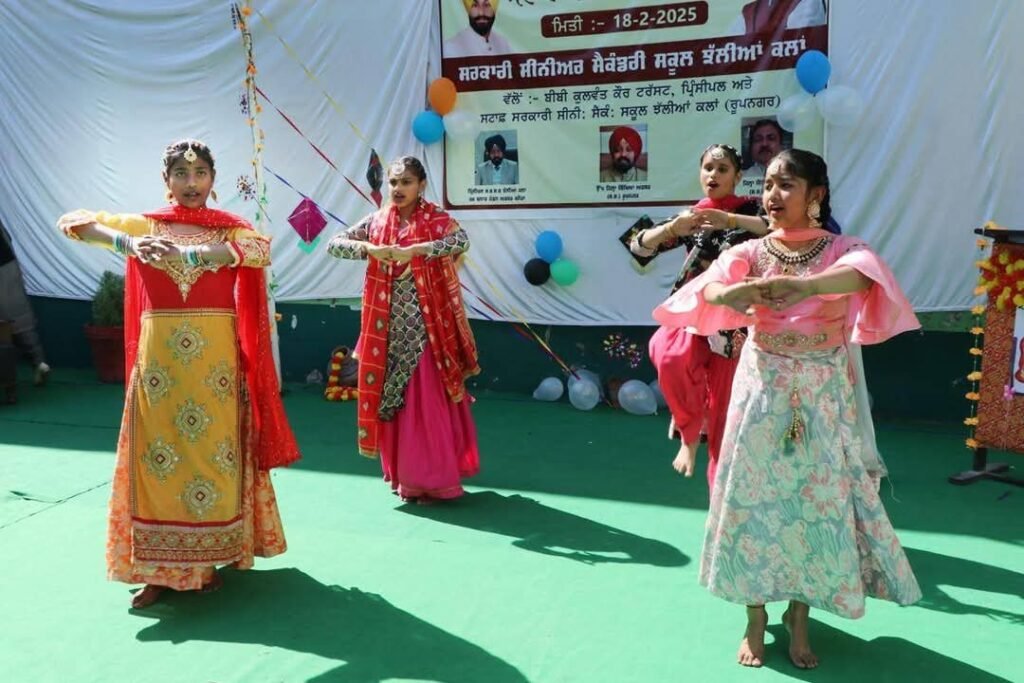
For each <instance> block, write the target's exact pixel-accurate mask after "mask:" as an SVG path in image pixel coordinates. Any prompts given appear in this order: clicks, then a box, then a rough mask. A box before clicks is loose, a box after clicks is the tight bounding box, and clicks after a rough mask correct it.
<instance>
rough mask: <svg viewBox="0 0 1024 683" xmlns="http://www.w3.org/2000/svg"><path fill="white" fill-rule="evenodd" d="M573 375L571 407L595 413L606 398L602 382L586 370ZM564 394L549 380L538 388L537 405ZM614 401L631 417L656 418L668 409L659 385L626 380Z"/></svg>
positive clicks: (560, 386) (553, 379)
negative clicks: (646, 416)
mask: <svg viewBox="0 0 1024 683" xmlns="http://www.w3.org/2000/svg"><path fill="white" fill-rule="evenodd" d="M572 372H573V374H571V375H569V381H568V384H569V403H571V404H572V407H573V408H576V409H577V410H584V411H587V410H593V409H594V407H595V406H597V404H598V403H600V402H601V401H602V400H603V399H604V398H605V394H604V387H603V385H602V383H601V378H600V377H599V376H598V375H597V373H595V372H593V371H591V370H586V369H584V368H574V369H573V371H572ZM564 393H565V387H564V386H563V384H562V380H561V379H559V378H558V377H547V378H545V379H544V380H542V381H541V383H540V384H539V385H537V388H536V389H535V390H534V392H533V397H534V398H535V399H537V400H538V401H557V400H559V399H560V398H562V395H563V394H564ZM615 398H616V400H617V402H618V405H619V406H620V407H621V408H622V409H623V410H625V411H626V412H627V413H630V414H632V415H654V414H655V413H656V412H657V410H658V408H659V407H664V405H665V399H664V397H663V396H662V395H661V390H660V389H659V388H658V384H657V381H654V382H651V383H650V384H644V383H643V382H641V381H640V380H638V379H631V380H627V381H625V382H623V383H622V385H621V386H619V387H618V389H617V390H616V394H615Z"/></svg>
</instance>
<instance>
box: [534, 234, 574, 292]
mask: <svg viewBox="0 0 1024 683" xmlns="http://www.w3.org/2000/svg"><path fill="white" fill-rule="evenodd" d="M534 248H535V249H536V251H537V256H536V258H532V259H530V260H529V261H527V262H526V264H525V265H524V266H523V276H524V277H526V281H527V282H529V283H530V284H531V285H535V286H540V285H542V284H544V283H545V282H547V281H548V280H549V279H551V280H554V281H555V282H557V283H558V284H560V285H562V286H563V287H568V286H569V285H571V284H572V283H574V282H576V278H578V277H579V276H580V268H579V266H577V265H576V263H575V261H570V260H569V259H565V258H562V238H561V236H560V235H559V234H558V233H557V232H555V231H554V230H545V231H544V232H542V233H541V234H539V235H537V240H536V241H535V242H534Z"/></svg>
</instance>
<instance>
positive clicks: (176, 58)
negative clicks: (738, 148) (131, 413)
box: [0, 0, 1024, 325]
mask: <svg viewBox="0 0 1024 683" xmlns="http://www.w3.org/2000/svg"><path fill="white" fill-rule="evenodd" d="M831 5H832V16H831V45H830V53H831V54H830V60H831V62H832V66H833V75H832V82H833V83H836V84H843V85H848V86H852V87H853V88H856V89H857V90H858V91H859V92H860V93H861V94H862V95H863V96H864V98H865V100H866V102H867V111H866V113H865V115H864V117H863V119H862V120H861V121H860V122H859V123H858V124H857V125H856V126H855V127H854V128H851V129H845V130H834V129H829V130H827V136H826V152H827V153H826V157H827V160H828V162H829V165H830V171H831V173H830V175H831V179H832V187H833V195H834V199H833V206H834V209H835V213H836V216H837V218H838V219H839V220H840V222H841V223H842V224H843V227H844V230H845V231H846V232H848V233H851V234H856V235H859V236H862V237H864V238H865V239H867V240H868V241H869V242H870V243H871V244H872V245H873V246H874V247H875V248H876V249H877V250H878V251H879V252H880V253H881V254H882V255H883V256H884V257H885V258H886V259H887V260H888V262H889V263H890V264H891V265H892V267H893V269H894V270H895V271H896V274H897V276H898V277H899V279H900V281H901V283H902V284H903V286H904V287H905V288H906V290H907V292H908V293H909V295H910V298H911V300H912V301H913V303H914V305H915V307H916V308H917V309H918V310H921V311H935V310H950V309H962V308H966V307H968V306H970V305H971V304H972V303H973V298H972V295H971V290H972V289H973V286H974V280H975V270H974V267H973V261H974V259H975V258H976V251H975V247H974V239H975V238H974V236H973V234H972V232H971V230H972V228H974V227H977V226H978V225H980V224H981V223H982V222H984V221H985V220H988V219H993V220H996V221H997V222H1000V223H1002V224H1004V225H1007V226H1010V227H1019V228H1020V227H1024V219H1022V217H1021V213H1022V212H1021V210H1020V208H1019V207H1020V201H1019V197H1020V195H1021V194H1022V193H1024V136H1022V135H1021V134H1020V133H1019V130H1018V126H1019V122H1018V121H1017V120H1016V119H1017V118H1019V112H1020V111H1021V110H1022V108H1024V106H1022V105H1024V42H1022V41H1020V40H1019V37H1018V34H1019V33H1020V30H1021V29H1022V28H1024V3H1021V2H1018V1H1017V0H979V1H978V2H971V3H966V2H962V1H961V0H901V2H891V1H890V0H861V1H859V2H858V1H855V0H833V2H832V3H831ZM255 7H256V9H258V10H259V12H260V13H262V15H263V17H265V19H266V21H264V20H263V19H261V18H260V17H259V16H258V15H257V14H254V15H253V16H252V17H250V20H249V21H250V25H251V27H252V30H253V34H254V37H255V58H256V64H257V67H258V69H259V72H258V74H257V76H256V78H257V83H258V85H259V86H260V88H261V89H262V90H263V91H264V92H265V93H266V94H267V95H268V96H269V97H270V99H271V100H272V101H273V103H274V104H275V105H276V106H277V107H279V108H280V109H281V110H282V111H284V112H285V113H286V114H287V115H288V116H289V117H290V118H291V119H292V121H293V122H294V123H295V125H296V126H298V127H299V128H300V129H301V130H302V132H303V133H304V134H305V135H306V136H307V137H308V138H309V139H310V140H311V141H312V142H313V143H315V144H316V145H317V146H318V147H319V148H320V149H321V150H323V152H324V153H325V154H326V155H327V156H328V157H330V158H331V160H332V161H333V162H334V163H335V164H336V165H337V166H338V168H339V169H340V171H334V170H333V169H331V167H330V166H328V165H327V163H326V162H324V160H323V159H322V158H321V157H320V156H319V155H318V154H317V153H316V152H315V151H314V150H313V149H312V147H310V145H309V144H308V143H307V142H306V141H305V140H303V139H302V137H300V136H299V134H298V133H296V132H295V130H294V129H293V128H292V127H291V126H290V125H289V124H288V123H287V122H286V121H285V120H284V119H283V118H282V117H281V116H280V115H279V114H278V113H277V112H276V111H275V110H274V108H273V107H271V106H269V105H266V104H265V105H264V107H263V111H262V113H260V114H259V122H260V125H261V126H262V127H263V129H264V130H265V131H266V146H265V149H264V162H265V164H266V166H267V167H269V168H270V169H272V170H273V171H274V172H276V173H278V174H280V175H281V176H282V177H283V178H285V179H286V180H287V181H288V182H289V183H291V184H292V185H294V186H295V188H297V189H298V190H299V191H301V192H304V193H306V194H308V195H310V196H312V197H313V198H314V199H315V200H316V201H317V202H318V203H319V204H321V205H322V206H323V207H325V208H326V209H328V210H329V211H331V212H332V213H333V214H335V215H336V216H338V217H340V218H341V219H342V220H344V221H347V222H350V223H351V222H354V221H356V220H357V219H359V218H360V217H361V216H362V215H364V214H365V213H367V212H368V211H370V210H371V209H372V208H373V207H371V205H370V204H368V203H367V202H366V201H365V200H364V199H363V198H362V197H360V196H359V195H358V194H357V193H356V192H355V191H354V190H352V189H351V187H350V186H349V185H348V183H347V182H346V181H345V180H344V178H343V175H344V176H347V177H348V178H350V179H351V180H352V181H353V182H355V183H356V184H357V185H359V186H360V187H361V188H363V189H364V191H368V190H367V189H366V181H365V172H366V165H367V161H368V157H369V153H370V148H371V147H373V148H375V149H376V150H377V151H378V153H379V154H380V156H381V158H382V159H383V160H384V161H385V163H386V162H387V160H389V159H392V158H394V157H396V156H398V155H400V154H407V153H411V154H415V155H418V156H421V157H423V158H424V159H425V161H426V164H427V169H428V173H429V174H430V176H431V177H433V178H437V179H440V178H441V161H442V155H441V149H440V146H439V145H434V146H431V147H429V148H427V149H424V148H423V146H422V145H420V144H419V143H417V142H416V140H415V139H414V138H413V137H412V135H411V131H410V126H409V124H410V122H411V120H412V118H413V116H414V115H415V114H416V113H417V112H419V111H421V110H422V109H423V108H424V106H425V93H426V86H427V84H428V83H429V81H430V79H431V78H433V77H435V76H437V75H438V73H439V68H438V61H439V55H438V50H439V47H438V45H439V43H438V31H437V17H436V6H435V3H433V2H429V1H428V0H382V1H380V2H348V1H346V2H337V1H330V0H321V1H319V2H298V1H293V2H286V1H283V0H267V1H266V2H256V3H255ZM291 51H293V52H291ZM300 62H301V64H300ZM302 64H304V65H305V66H306V67H308V69H309V70H310V72H311V73H312V74H313V75H314V76H315V79H316V80H315V81H314V80H313V79H312V78H310V77H309V76H308V75H307V74H306V73H305V72H304V70H303V66H302ZM244 70H245V58H244V55H243V51H242V45H241V39H240V36H239V33H238V32H237V31H235V30H233V29H232V26H231V18H230V14H229V10H228V4H227V3H221V2H209V1H208V0H174V1H173V2H172V1H169V0H147V1H145V2H143V1H142V0H136V1H134V2H129V1H126V0H121V1H115V0H107V1H104V2H95V1H92V2H90V1H86V0H33V1H32V2H29V1H28V0H24V1H21V2H4V3H0V101H2V102H4V104H5V111H4V114H3V116H2V117H0V149H2V150H3V154H2V157H0V158H2V161H0V218H2V220H3V222H4V224H5V225H6V226H7V227H8V229H9V231H10V232H11V233H12V235H13V237H14V240H15V248H16V249H17V252H18V256H19V260H20V261H21V263H22V267H23V269H24V271H25V275H26V280H27V284H28V288H29V291H30V293H31V294H38V295H44V296H54V297H65V298H74V299H87V298H90V297H91V294H92V291H93V289H94V287H95V284H96V282H97V280H98V278H99V275H100V273H102V271H103V270H105V269H111V270H120V269H121V267H122V266H121V264H120V263H119V261H118V257H116V256H114V255H113V254H111V253H107V252H104V251H102V250H97V249H87V248H84V247H81V246H79V245H74V244H72V243H70V242H69V241H67V240H66V239H65V238H63V236H61V235H60V234H59V233H58V232H57V231H56V229H55V228H54V227H53V224H54V221H55V219H56V218H57V216H59V215H60V214H61V213H62V212H64V211H67V210H70V209H75V208H93V209H101V208H102V209H106V210H110V211H141V210H145V209H148V208H152V207H156V206H159V205H162V204H163V203H164V200H163V193H164V187H163V184H162V181H161V178H160V170H161V167H160V156H161V153H162V150H163V147H164V145H166V144H167V143H168V142H170V141H172V140H173V139H175V138H178V137H184V136H194V137H199V138H201V139H203V140H205V141H206V142H207V143H209V144H210V146H211V147H212V149H213V151H214V153H215V155H216V158H217V171H218V176H217V188H218V193H219V195H220V197H221V202H222V204H221V206H223V207H224V208H227V209H229V210H232V211H235V212H237V213H241V214H243V215H246V216H249V217H252V216H253V214H254V210H255V205H254V204H253V203H252V202H246V201H243V200H242V199H241V197H239V196H238V194H237V191H236V181H237V179H238V177H239V176H240V175H250V176H251V175H252V171H251V168H250V161H251V157H252V145H251V140H250V130H249V127H248V125H247V123H246V117H245V116H244V115H243V114H242V113H241V111H240V107H239V98H240V96H241V94H242V92H243V88H242V81H243V78H244ZM325 91H326V92H327V93H328V94H330V96H331V97H332V98H333V99H334V100H335V102H336V103H337V104H338V105H339V106H338V108H336V107H335V106H334V105H332V104H331V103H330V102H329V101H328V99H327V97H325V95H324V92H325ZM339 108H340V109H341V112H340V113H339V111H338V109H339ZM353 126H354V127H355V128H357V129H358V130H359V131H360V133H361V136H360V135H359V134H357V133H356V132H354V131H353V128H352V127H353ZM708 142H709V143H710V142H713V141H711V140H709V141H708ZM679 163H681V164H688V165H692V167H693V171H694V173H697V164H698V160H696V159H680V160H679ZM265 177H266V183H267V194H268V200H269V215H270V219H271V220H270V223H269V224H268V225H267V226H266V229H267V230H268V232H270V233H271V234H272V235H273V236H274V248H273V257H274V267H273V270H274V275H275V278H276V281H277V284H278V289H277V292H276V293H277V297H278V299H279V300H282V301H292V300H306V299H324V298H350V297H356V296H358V295H359V292H360V289H361V285H362V276H363V269H362V267H361V266H360V265H359V264H353V263H345V262H339V261H335V260H333V259H330V258H328V257H327V255H326V253H324V250H323V245H322V244H321V245H320V248H319V249H318V250H316V251H314V252H313V253H311V254H307V253H305V252H304V251H303V250H301V249H300V248H299V246H298V242H299V238H298V236H297V235H296V234H295V233H294V231H293V230H292V228H291V227H290V226H289V225H288V223H287V220H286V219H287V217H288V215H289V213H291V211H292V209H293V208H294V207H295V205H296V204H297V203H298V202H299V200H300V199H301V197H300V196H299V195H298V194H297V193H296V192H295V191H294V190H292V189H290V188H288V187H287V186H285V185H284V184H282V183H281V182H280V181H278V180H277V179H276V178H275V177H274V176H272V175H270V174H269V173H268V174H265ZM437 197H438V192H437V191H434V190H432V189H428V198H430V199H432V200H434V201H436V200H437ZM642 213H645V211H643V210H637V209H635V208H628V209H627V208H623V209H621V210H613V211H609V210H606V209H580V210H559V211H541V210H520V211H502V212H479V211H473V212H463V213H462V214H457V218H459V220H460V221H461V222H462V224H463V225H464V226H465V227H466V229H467V230H468V231H469V234H470V237H471V240H472V242H473V247H472V249H471V252H470V254H469V259H468V262H467V265H466V268H464V270H463V276H464V281H465V283H466V285H467V287H468V288H469V289H470V290H471V291H472V292H475V293H477V294H479V295H480V296H482V297H483V298H484V299H486V300H487V301H488V302H490V303H492V304H493V305H495V306H496V307H497V308H499V309H500V310H501V311H502V312H503V313H504V314H505V315H506V316H507V317H508V318H510V319H515V318H522V319H525V320H527V321H530V322H538V323H549V324H574V325H598V324H602V325H604V324H623V325H633V324H636V325H647V324H652V322H651V319H650V311H651V309H652V308H653V307H654V305H655V304H656V303H657V302H658V301H660V299H661V298H662V297H663V296H664V295H665V293H666V291H667V289H668V287H669V285H670V283H671V281H672V280H673V278H674V276H675V272H676V269H677V268H678V265H679V259H678V258H675V257H674V256H673V255H668V256H662V257H659V258H658V259H656V260H655V261H654V263H653V264H652V266H651V268H650V269H649V270H648V271H647V272H646V273H644V274H641V273H639V272H638V271H636V270H635V269H634V268H633V266H632V265H631V259H630V258H629V256H628V255H627V253H626V251H625V249H623V247H622V246H621V245H620V244H619V242H618V240H617V237H618V235H619V234H620V233H622V232H623V231H625V229H626V228H627V227H628V226H629V225H630V224H631V223H633V221H635V220H636V219H637V218H638V217H639V216H640V215H641V214H642ZM646 213H649V214H650V215H651V216H652V217H653V218H658V217H661V216H662V215H664V214H666V213H667V212H666V211H665V209H652V210H650V211H647V212H646ZM340 227H341V226H340V224H338V223H335V222H334V221H333V220H331V221H329V225H328V228H327V230H326V231H325V233H326V234H325V239H326V236H327V235H329V234H330V233H333V232H335V231H336V230H337V229H340ZM545 229H550V230H556V231H558V232H559V233H560V234H561V235H562V238H563V241H564V243H565V256H566V257H568V258H571V259H573V260H575V261H576V262H577V263H578V264H579V266H580V270H581V276H580V279H579V280H578V281H577V282H576V284H574V285H573V286H571V287H569V288H561V287H558V286H557V285H555V284H554V283H551V284H548V285H546V286H544V287H533V286H531V285H529V284H527V283H526V281H525V280H524V278H523V275H522V265H523V264H524V263H525V262H526V261H527V260H528V259H529V258H531V257H533V255H534V251H533V241H534V238H535V237H536V235H537V234H538V233H540V232H541V231H542V230H545ZM680 258H681V257H680ZM468 300H469V301H470V302H471V303H473V297H472V296H470V297H468Z"/></svg>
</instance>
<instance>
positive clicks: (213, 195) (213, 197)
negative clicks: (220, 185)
mask: <svg viewBox="0 0 1024 683" xmlns="http://www.w3.org/2000/svg"><path fill="white" fill-rule="evenodd" d="M210 197H211V198H212V199H213V201H217V190H210Z"/></svg>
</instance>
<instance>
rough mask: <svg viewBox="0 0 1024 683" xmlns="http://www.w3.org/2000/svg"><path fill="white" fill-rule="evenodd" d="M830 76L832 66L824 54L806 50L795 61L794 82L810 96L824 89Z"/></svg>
mask: <svg viewBox="0 0 1024 683" xmlns="http://www.w3.org/2000/svg"><path fill="white" fill-rule="evenodd" d="M831 75H832V64H830V63H829V61H828V57H826V56H825V53H824V52H819V51H818V50H808V51H807V52H805V53H803V54H802V55H800V59H798V60H796V80H798V81H800V85H801V86H803V89H804V90H806V91H807V92H809V93H811V94H812V95H814V94H815V93H818V92H821V91H822V90H824V89H825V86H826V85H828V77H829V76H831Z"/></svg>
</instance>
